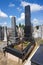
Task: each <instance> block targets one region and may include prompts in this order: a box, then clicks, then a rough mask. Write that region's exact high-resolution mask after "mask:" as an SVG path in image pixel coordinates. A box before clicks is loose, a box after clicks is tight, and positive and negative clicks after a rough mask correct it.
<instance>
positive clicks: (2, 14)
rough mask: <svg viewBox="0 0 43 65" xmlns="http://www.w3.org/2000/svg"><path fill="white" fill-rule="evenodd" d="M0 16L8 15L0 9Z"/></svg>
mask: <svg viewBox="0 0 43 65" xmlns="http://www.w3.org/2000/svg"><path fill="white" fill-rule="evenodd" d="M0 17H8V15H7V14H6V13H4V12H3V11H1V10H0Z"/></svg>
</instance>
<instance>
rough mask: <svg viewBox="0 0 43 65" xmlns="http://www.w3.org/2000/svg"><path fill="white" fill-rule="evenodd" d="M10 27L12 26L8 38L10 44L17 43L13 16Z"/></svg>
mask: <svg viewBox="0 0 43 65" xmlns="http://www.w3.org/2000/svg"><path fill="white" fill-rule="evenodd" d="M11 25H12V34H11V37H10V40H11V43H18V41H17V40H18V36H17V31H16V18H15V17H14V16H13V17H12V18H11Z"/></svg>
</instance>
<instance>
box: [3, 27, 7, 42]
mask: <svg viewBox="0 0 43 65" xmlns="http://www.w3.org/2000/svg"><path fill="white" fill-rule="evenodd" d="M3 41H6V42H7V27H6V26H4V40H3Z"/></svg>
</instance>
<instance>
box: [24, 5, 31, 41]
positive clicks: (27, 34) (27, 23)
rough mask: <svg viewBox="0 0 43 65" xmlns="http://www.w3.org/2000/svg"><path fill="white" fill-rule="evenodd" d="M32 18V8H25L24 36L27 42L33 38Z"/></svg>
mask: <svg viewBox="0 0 43 65" xmlns="http://www.w3.org/2000/svg"><path fill="white" fill-rule="evenodd" d="M30 18H31V16H30V6H29V5H28V6H26V7H25V30H24V33H25V34H24V36H25V38H26V40H28V39H30V37H32V30H31V19H30Z"/></svg>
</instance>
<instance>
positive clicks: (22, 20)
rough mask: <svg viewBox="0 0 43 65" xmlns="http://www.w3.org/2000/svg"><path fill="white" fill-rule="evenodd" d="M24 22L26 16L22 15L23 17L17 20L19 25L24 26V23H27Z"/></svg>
mask: <svg viewBox="0 0 43 65" xmlns="http://www.w3.org/2000/svg"><path fill="white" fill-rule="evenodd" d="M24 20H25V14H24V13H21V16H20V17H19V18H17V23H18V24H19V23H21V24H24V22H25V21H24Z"/></svg>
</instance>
